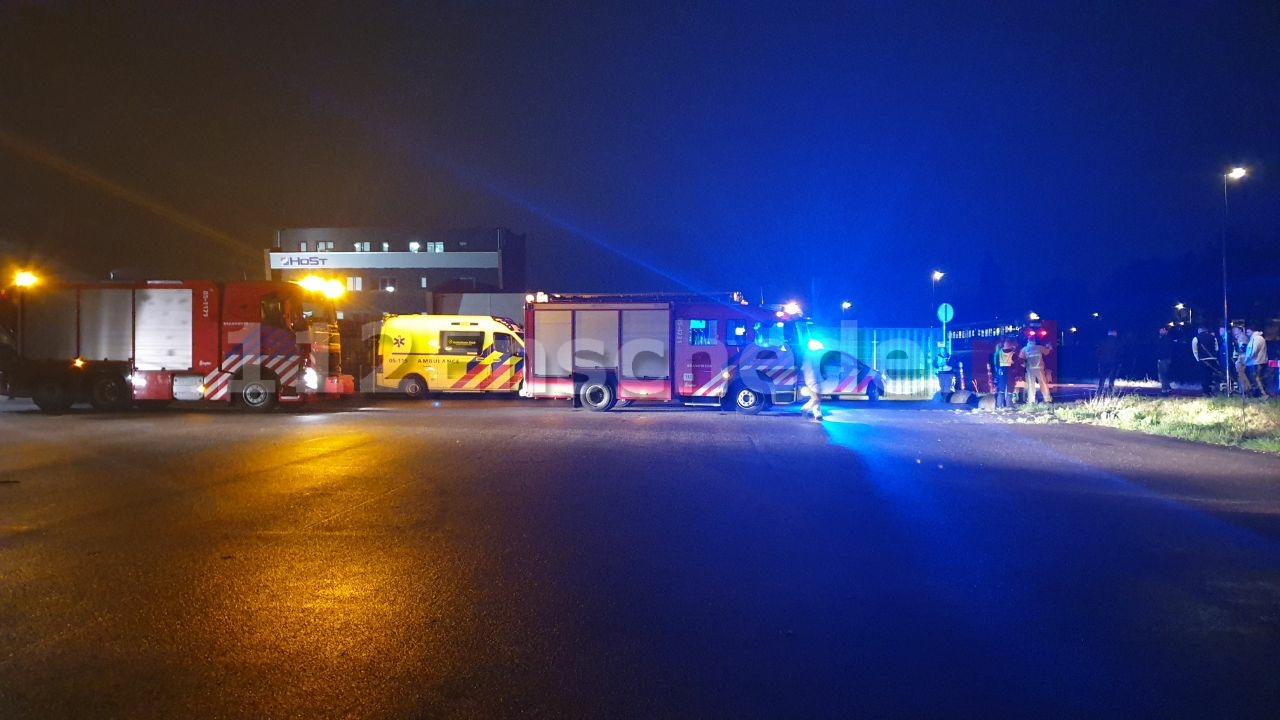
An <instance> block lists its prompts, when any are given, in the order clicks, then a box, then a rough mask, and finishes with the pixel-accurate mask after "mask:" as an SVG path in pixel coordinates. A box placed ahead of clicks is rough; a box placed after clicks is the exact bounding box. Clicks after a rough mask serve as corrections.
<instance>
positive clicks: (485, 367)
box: [448, 346, 524, 390]
mask: <svg viewBox="0 0 1280 720" xmlns="http://www.w3.org/2000/svg"><path fill="white" fill-rule="evenodd" d="M513 359H514V360H515V362H514V363H512V360H513ZM523 369H524V359H523V358H515V357H514V356H512V355H509V354H507V353H500V352H495V351H494V350H493V347H492V346H490V347H487V348H485V350H484V352H483V353H481V354H480V355H479V356H477V357H475V358H472V359H471V360H470V361H469V362H468V363H467V369H466V371H465V372H464V373H463V374H462V377H460V378H458V379H456V380H454V381H453V383H452V384H450V385H449V386H448V389H449V390H512V389H514V388H517V387H519V386H520V381H521V379H522V378H523V372H522V371H523Z"/></svg>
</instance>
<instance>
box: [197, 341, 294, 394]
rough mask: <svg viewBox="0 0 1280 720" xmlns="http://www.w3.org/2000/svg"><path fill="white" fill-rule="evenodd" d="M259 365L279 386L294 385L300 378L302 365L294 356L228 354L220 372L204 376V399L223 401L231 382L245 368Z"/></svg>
mask: <svg viewBox="0 0 1280 720" xmlns="http://www.w3.org/2000/svg"><path fill="white" fill-rule="evenodd" d="M252 365H259V366H261V367H263V368H265V369H267V370H270V371H271V372H272V373H273V374H274V375H275V376H276V377H277V378H279V379H280V384H281V386H287V385H294V384H296V383H297V382H298V379H299V377H300V376H301V371H302V363H301V361H300V358H298V357H297V356H296V355H295V356H292V357H289V356H283V357H265V356H263V355H237V354H234V353H231V354H228V355H227V358H226V360H225V361H224V367H223V369H222V370H214V371H213V372H210V373H206V374H205V376H204V386H205V397H206V398H208V399H210V400H224V399H226V397H227V395H228V394H229V393H230V392H231V380H232V378H234V377H235V375H236V373H237V372H239V371H240V369H241V368H243V367H245V366H252Z"/></svg>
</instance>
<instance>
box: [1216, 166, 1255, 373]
mask: <svg viewBox="0 0 1280 720" xmlns="http://www.w3.org/2000/svg"><path fill="white" fill-rule="evenodd" d="M1248 174H1249V171H1248V170H1246V169H1245V168H1242V167H1234V168H1231V169H1230V170H1229V171H1227V172H1226V173H1223V175H1222V373H1223V376H1224V377H1225V378H1226V388H1227V390H1226V393H1227V396H1228V397H1230V395H1231V349H1230V348H1231V314H1230V313H1229V312H1228V311H1227V225H1228V224H1229V223H1230V222H1231V204H1230V203H1229V202H1228V201H1227V183H1228V182H1229V181H1232V180H1242V179H1244V176H1246V175H1248ZM1241 391H1242V393H1243V388H1242V389H1241Z"/></svg>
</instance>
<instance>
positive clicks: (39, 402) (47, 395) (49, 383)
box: [31, 380, 71, 413]
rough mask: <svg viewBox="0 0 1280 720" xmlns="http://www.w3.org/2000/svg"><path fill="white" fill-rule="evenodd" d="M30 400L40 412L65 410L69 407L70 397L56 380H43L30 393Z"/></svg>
mask: <svg viewBox="0 0 1280 720" xmlns="http://www.w3.org/2000/svg"><path fill="white" fill-rule="evenodd" d="M31 402H33V403H35V406H36V407H38V408H40V410H41V411H42V412H47V413H57V412H66V411H67V410H68V409H70V408H71V398H70V397H68V396H67V390H66V388H64V387H63V386H62V383H60V382H58V381H57V380H43V381H41V382H40V384H39V385H36V387H35V390H34V391H33V392H32V393H31Z"/></svg>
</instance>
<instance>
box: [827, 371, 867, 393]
mask: <svg viewBox="0 0 1280 720" xmlns="http://www.w3.org/2000/svg"><path fill="white" fill-rule="evenodd" d="M865 377H866V378H870V377H871V376H870V375H866V376H865ZM861 386H862V383H860V382H858V373H856V372H854V373H851V374H850V375H849V376H848V377H846V378H845V379H843V380H841V381H840V382H838V383H836V389H835V392H834V393H832V394H833V395H839V394H840V393H847V392H859V391H860V390H861Z"/></svg>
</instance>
